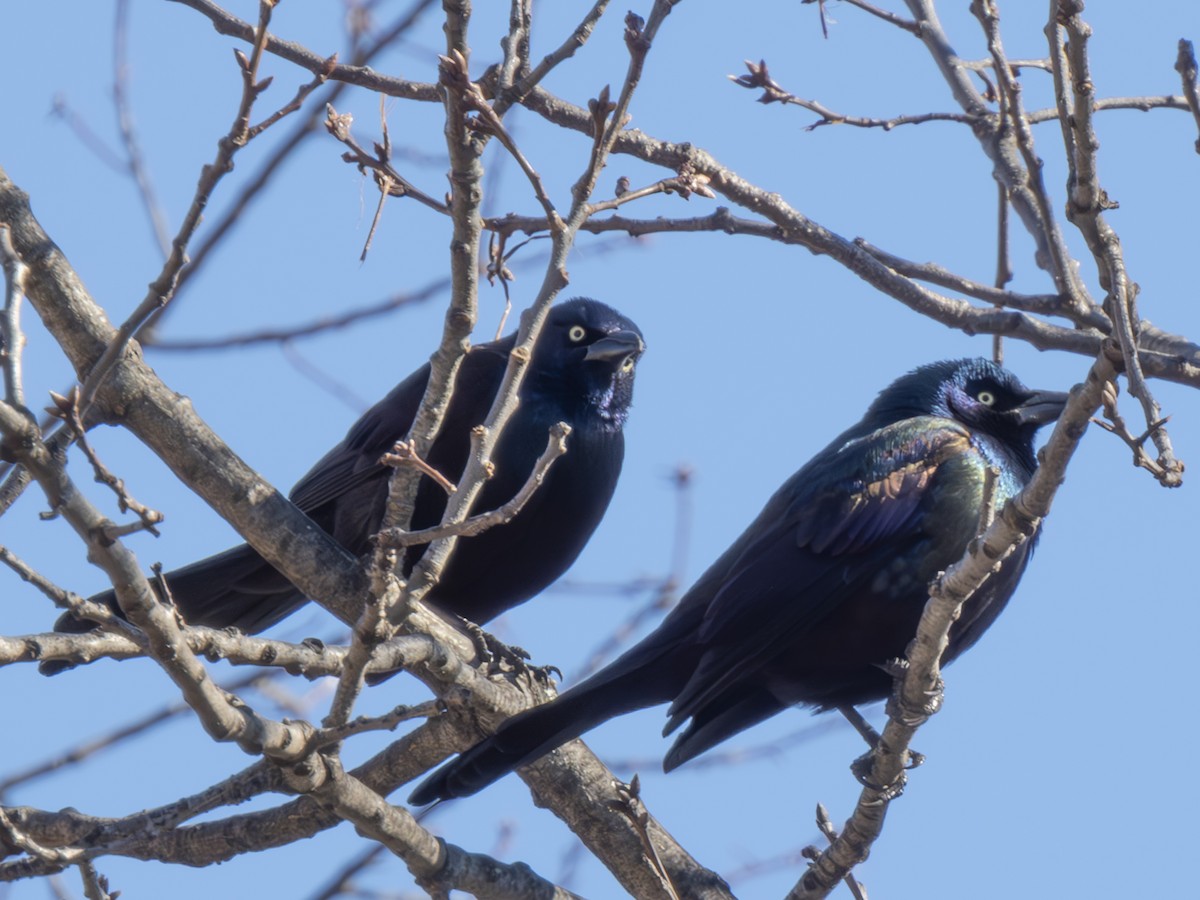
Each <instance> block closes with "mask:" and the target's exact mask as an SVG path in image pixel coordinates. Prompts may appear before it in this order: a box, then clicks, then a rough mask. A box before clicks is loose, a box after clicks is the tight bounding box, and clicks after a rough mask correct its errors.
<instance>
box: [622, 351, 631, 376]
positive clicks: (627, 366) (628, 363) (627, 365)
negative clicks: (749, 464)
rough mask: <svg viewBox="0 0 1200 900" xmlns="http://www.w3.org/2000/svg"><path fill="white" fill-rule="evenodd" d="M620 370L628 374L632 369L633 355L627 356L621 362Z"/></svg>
mask: <svg viewBox="0 0 1200 900" xmlns="http://www.w3.org/2000/svg"><path fill="white" fill-rule="evenodd" d="M621 371H622V372H624V373H625V374H626V375H628V374H629V373H630V372H632V371H633V357H632V356H630V357H628V358H627V359H626V360H625V362H623V363H621Z"/></svg>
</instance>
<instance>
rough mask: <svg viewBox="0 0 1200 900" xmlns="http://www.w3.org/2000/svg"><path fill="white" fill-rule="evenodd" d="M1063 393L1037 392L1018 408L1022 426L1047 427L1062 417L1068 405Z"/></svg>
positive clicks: (1065, 395)
mask: <svg viewBox="0 0 1200 900" xmlns="http://www.w3.org/2000/svg"><path fill="white" fill-rule="evenodd" d="M1067 396H1068V395H1067V394H1065V393H1063V392H1062V391H1035V392H1034V393H1032V394H1030V395H1029V396H1028V397H1026V398H1025V400H1024V402H1022V403H1021V405H1020V406H1018V407H1017V419H1018V421H1019V422H1020V423H1021V424H1022V425H1045V424H1046V423H1047V422H1053V421H1054V420H1055V419H1057V418H1058V417H1059V416H1061V415H1062V411H1063V409H1064V408H1065V407H1066V405H1067Z"/></svg>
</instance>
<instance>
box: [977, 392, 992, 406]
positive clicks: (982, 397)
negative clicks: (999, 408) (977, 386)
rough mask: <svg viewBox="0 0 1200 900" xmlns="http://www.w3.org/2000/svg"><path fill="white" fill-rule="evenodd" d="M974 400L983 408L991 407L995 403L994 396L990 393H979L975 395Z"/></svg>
mask: <svg viewBox="0 0 1200 900" xmlns="http://www.w3.org/2000/svg"><path fill="white" fill-rule="evenodd" d="M975 399H976V400H978V401H979V402H980V403H982V404H983V405H984V406H992V405H993V404H995V402H996V395H995V394H993V393H992V392H991V391H980V392H979V393H978V394H976V395H975Z"/></svg>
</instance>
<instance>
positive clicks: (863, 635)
mask: <svg viewBox="0 0 1200 900" xmlns="http://www.w3.org/2000/svg"><path fill="white" fill-rule="evenodd" d="M1065 402H1066V395H1065V394H1061V393H1054V392H1035V391H1031V390H1029V389H1028V388H1026V387H1025V386H1024V385H1022V384H1021V382H1020V381H1018V380H1017V379H1016V378H1015V377H1014V376H1013V375H1012V374H1011V373H1009V372H1008V371H1006V370H1005V369H1002V368H1000V367H999V366H997V365H995V364H993V363H991V362H989V361H987V360H983V359H967V360H957V361H950V362H939V363H934V364H932V365H927V366H923V367H921V368H919V369H917V370H916V371H914V372H911V373H909V374H907V375H905V376H903V377H902V378H900V379H898V380H897V381H896V382H894V383H893V384H892V385H891V386H889V387H888V388H886V389H885V390H884V391H883V392H882V393H881V394H880V395H879V397H878V399H876V401H875V402H874V403H873V404H872V405H871V407H870V409H868V410H867V413H866V415H865V416H864V417H863V419H862V420H861V421H860V422H859V423H858V424H856V425H854V426H853V427H851V428H850V429H849V430H847V431H845V432H844V433H843V434H841V435H840V436H838V437H837V438H835V439H834V441H833V442H832V443H831V444H830V445H829V446H828V447H826V448H825V449H824V450H822V451H821V452H820V453H818V454H817V455H816V456H815V457H814V458H813V459H812V460H811V461H810V462H809V463H808V464H807V465H805V466H804V467H803V468H801V469H800V470H799V471H798V472H797V473H796V474H795V475H793V476H792V477H791V478H789V479H788V480H787V481H786V482H785V483H784V484H783V486H782V487H780V488H779V490H778V491H777V492H776V493H775V495H774V496H773V497H771V499H770V500H769V501H768V502H767V505H766V507H765V508H764V509H763V511H762V512H761V513H760V514H759V516H758V518H757V519H755V520H754V521H753V522H752V523H751V524H750V526H749V527H748V528H747V529H746V531H745V532H744V533H743V534H742V535H741V537H739V538H738V539H737V541H735V542H734V544H733V546H731V547H730V548H729V549H728V550H727V551H726V552H725V553H724V554H723V555H722V556H721V557H720V558H719V559H718V560H717V561H716V562H715V563H713V565H712V566H711V567H709V569H708V571H707V572H705V573H704V574H703V575H702V576H701V577H700V580H699V581H697V582H696V584H695V585H693V586H692V588H691V589H690V590H689V591H688V592H687V594H685V595H684V597H683V598H682V599H681V600H680V603H679V605H678V606H677V607H676V608H675V609H674V610H673V611H672V612H671V613H670V614H669V615H668V616H667V617H666V619H665V620H664V621H663V622H662V624H661V625H660V626H659V627H658V628H657V629H656V630H655V631H654V632H653V633H651V634H650V635H648V636H647V637H646V638H645V639H643V640H642V641H641V642H639V643H638V644H636V645H635V646H633V647H632V648H630V649H629V650H628V651H627V652H626V653H625V654H623V655H622V656H621V657H619V658H618V659H616V660H615V661H613V662H612V663H610V664H609V665H608V666H607V667H605V668H604V669H602V670H600V671H599V672H597V673H596V674H595V675H593V676H591V677H590V678H588V679H587V680H585V681H583V682H581V683H580V684H579V685H577V686H575V687H573V688H571V689H570V690H568V691H566V692H565V693H563V694H562V695H561V696H560V697H558V698H557V699H556V700H553V701H551V702H550V703H548V704H545V705H543V706H539V707H535V708H533V709H530V710H526V711H525V712H523V713H520V714H519V715H516V716H514V717H513V718H511V719H509V720H508V721H506V722H504V723H503V724H502V725H501V726H500V728H499V729H498V730H497V732H496V733H495V734H494V735H493V736H491V737H489V738H487V739H485V740H484V741H482V742H481V743H479V744H477V745H476V746H474V747H472V748H471V749H469V750H467V751H466V752H465V753H463V754H462V755H461V756H459V757H458V758H457V759H455V760H453V761H451V762H450V763H448V764H447V765H445V766H443V767H442V768H441V769H439V770H438V771H437V772H435V773H434V774H433V775H432V776H430V777H429V778H428V779H427V780H426V781H425V782H424V783H423V784H421V785H420V786H419V787H418V788H417V790H416V791H415V792H414V793H413V795H412V797H411V800H412V802H413V803H417V804H423V803H429V802H431V801H433V800H437V799H446V798H450V797H461V796H467V795H470V794H473V793H475V792H476V791H479V790H480V789H482V788H483V787H485V786H487V785H488V784H490V783H491V782H493V781H495V780H496V779H497V778H499V777H500V776H502V775H504V774H505V773H506V772H509V771H511V770H512V769H515V768H517V767H519V766H522V765H524V764H526V763H529V762H532V761H533V760H535V759H537V758H538V757H540V756H542V755H543V754H545V753H547V752H549V751H550V750H553V749H554V748H555V747H557V746H559V745H560V744H562V743H564V742H565V741H567V740H570V739H572V738H575V737H578V736H579V735H581V734H583V733H584V732H585V731H587V730H589V729H590V728H592V727H594V726H595V725H598V724H599V723H601V722H603V721H605V720H607V719H610V718H612V717H613V716H617V715H620V714H622V713H626V712H630V711H632V710H635V709H641V708H643V707H648V706H653V705H656V704H659V703H666V702H669V703H670V704H671V705H670V707H669V709H668V710H667V724H666V727H665V729H664V734H669V733H671V732H673V731H676V730H677V729H679V728H681V727H682V728H683V730H682V733H681V734H680V735H679V737H678V738H677V740H676V741H675V744H674V746H673V747H672V748H671V749H670V751H669V752H668V753H667V756H666V759H665V760H664V763H663V768H664V769H665V770H667V771H670V770H671V769H674V768H675V767H677V766H679V765H681V764H682V763H684V762H686V761H688V760H689V759H691V758H693V757H694V756H696V755H698V754H700V753H703V752H704V751H705V750H707V749H709V748H710V747H712V746H714V745H715V744H718V743H720V742H721V741H723V740H725V739H726V738H728V737H730V736H731V735H734V734H736V733H737V732H739V731H742V730H743V729H745V728H749V727H750V726H751V725H754V724H756V723H758V722H761V721H762V720H764V719H766V718H768V717H770V716H773V715H775V714H776V713H778V712H780V711H781V710H783V709H785V708H786V707H788V706H792V705H797V704H799V705H804V706H810V707H813V708H815V709H817V710H828V709H832V708H835V707H838V706H846V705H854V704H860V703H866V702H869V701H872V700H879V699H882V698H883V697H885V696H887V695H888V692H889V691H890V689H891V683H892V682H891V676H890V675H889V674H888V673H887V671H886V666H887V664H888V663H889V661H891V660H893V659H896V658H899V657H902V656H903V655H904V653H905V649H906V647H907V645H908V643H909V641H910V640H911V639H912V637H913V635H914V634H915V633H916V628H917V622H918V620H919V618H920V615H921V611H922V609H923V608H924V606H925V602H926V600H927V596H928V594H927V591H928V585H929V582H930V580H931V579H932V578H933V577H934V576H935V575H936V574H937V573H938V572H939V571H942V570H944V569H945V568H946V567H947V566H949V565H951V564H952V563H954V562H955V561H956V560H958V559H959V558H960V557H961V556H962V555H963V553H964V551H965V550H966V547H967V544H968V542H969V541H970V540H971V539H972V538H973V537H974V536H975V534H976V533H977V532H978V530H979V524H980V521H981V513H982V511H983V510H982V507H983V504H984V502H985V500H984V485H985V478H986V474H985V473H986V471H987V469H988V468H989V467H992V468H995V469H996V470H997V471H998V473H999V477H998V478H997V480H996V484H995V502H996V504H997V508H998V507H999V505H1001V504H1003V503H1004V502H1005V501H1007V500H1008V499H1009V498H1011V497H1012V496H1014V495H1015V494H1016V493H1017V492H1018V491H1020V489H1021V488H1022V487H1023V486H1024V485H1025V484H1026V483H1027V482H1028V481H1029V479H1030V477H1031V476H1032V475H1033V472H1034V469H1035V467H1036V461H1035V457H1034V452H1033V439H1034V435H1035V433H1036V431H1037V429H1038V427H1039V426H1041V425H1043V424H1045V423H1046V422H1050V421H1053V420H1054V419H1056V418H1057V417H1058V415H1059V414H1060V413H1061V412H1062V409H1063V406H1064V404H1065ZM1031 550H1032V542H1027V543H1025V544H1023V545H1021V546H1020V547H1018V548H1017V549H1016V551H1015V552H1014V553H1013V554H1012V555H1011V556H1010V557H1009V558H1008V559H1007V560H1005V562H1004V563H1003V564H1002V566H1001V568H1000V571H999V572H997V573H996V574H995V575H993V576H992V578H990V579H989V580H988V581H987V582H986V583H985V585H984V586H983V588H982V589H981V590H980V591H978V592H977V593H976V594H975V595H974V596H973V597H972V598H971V599H970V600H969V601H968V602H967V604H966V606H965V608H964V610H963V614H962V616H961V618H960V619H959V620H958V621H957V622H956V623H955V624H954V626H953V627H952V629H951V632H950V643H949V646H948V648H947V649H946V652H945V654H944V656H943V663H948V662H950V661H951V660H953V659H954V658H955V657H957V656H958V655H959V654H960V653H962V652H963V651H964V650H966V649H967V648H968V647H970V646H971V645H972V644H973V643H974V642H975V641H976V640H977V639H978V638H979V636H980V635H981V634H982V633H983V632H984V630H986V629H987V627H988V626H989V625H990V624H991V623H992V622H993V621H994V620H995V618H996V616H997V615H999V613H1000V611H1001V610H1002V609H1003V608H1004V605H1005V603H1007V601H1008V599H1009V597H1010V596H1011V594H1012V592H1013V590H1014V588H1015V587H1016V585H1017V582H1018V580H1019V579H1020V577H1021V574H1022V572H1023V571H1024V569H1025V565H1026V563H1027V562H1028V559H1029V554H1030V552H1031ZM685 723H687V724H686V727H684V726H685Z"/></svg>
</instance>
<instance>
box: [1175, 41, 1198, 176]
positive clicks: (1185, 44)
mask: <svg viewBox="0 0 1200 900" xmlns="http://www.w3.org/2000/svg"><path fill="white" fill-rule="evenodd" d="M1175 71H1176V72H1178V73H1179V77H1180V78H1181V79H1182V80H1183V96H1184V97H1185V98H1186V100H1187V105H1188V109H1190V110H1191V111H1192V118H1193V119H1195V120H1196V127H1197V128H1198V129H1200V88H1197V86H1196V50H1195V48H1194V47H1193V46H1192V42H1191V41H1189V40H1186V39H1184V38H1180V39H1179V55H1178V57H1176V59H1175ZM1196 152H1197V153H1200V138H1197V139H1196Z"/></svg>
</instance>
